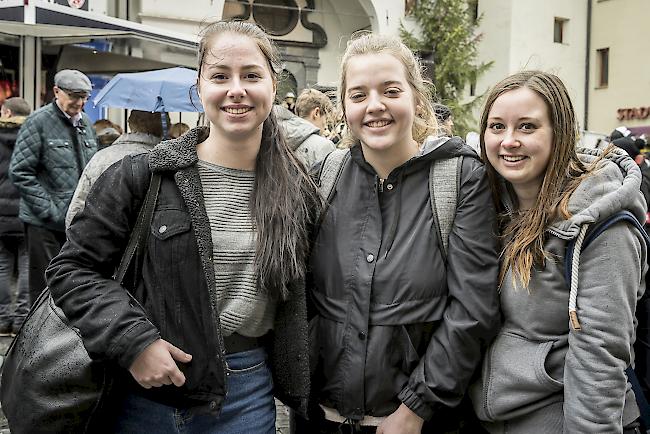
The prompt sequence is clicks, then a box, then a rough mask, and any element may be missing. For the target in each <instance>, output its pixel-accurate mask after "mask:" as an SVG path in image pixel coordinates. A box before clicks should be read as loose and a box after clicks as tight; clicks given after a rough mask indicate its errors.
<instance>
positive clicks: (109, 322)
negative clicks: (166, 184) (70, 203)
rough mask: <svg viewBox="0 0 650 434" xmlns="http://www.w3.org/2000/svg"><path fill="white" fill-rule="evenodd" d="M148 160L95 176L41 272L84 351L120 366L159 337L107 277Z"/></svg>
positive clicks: (135, 207) (141, 193) (142, 187)
mask: <svg viewBox="0 0 650 434" xmlns="http://www.w3.org/2000/svg"><path fill="white" fill-rule="evenodd" d="M147 161H148V160H147V155H146V154H141V155H138V156H134V157H125V158H124V159H123V160H122V161H121V162H118V163H115V164H114V165H112V166H111V167H110V168H108V169H107V170H106V171H105V172H104V173H103V174H102V175H101V176H100V177H99V179H98V180H97V182H96V183H95V185H94V186H93V188H92V189H91V190H90V193H89V195H88V198H87V201H86V206H85V208H84V210H83V212H81V213H80V214H79V215H78V217H77V218H76V219H75V220H74V222H73V224H72V225H71V226H70V228H69V229H68V231H67V241H66V243H65V244H64V245H63V248H62V249H61V251H60V253H59V254H58V256H56V257H55V258H54V259H53V260H52V262H51V263H50V266H49V267H48V269H47V271H46V277H47V281H48V285H49V288H50V291H51V293H52V297H53V298H54V301H55V303H56V304H57V305H58V306H59V307H61V309H62V310H63V312H64V313H65V314H66V316H67V317H68V319H69V320H70V321H71V323H72V325H74V326H75V327H77V328H78V329H79V331H80V332H81V336H82V337H83V341H84V345H85V347H86V349H87V350H88V353H89V355H90V356H91V357H92V358H94V359H108V360H113V361H116V362H117V363H118V364H119V365H121V366H122V367H124V368H129V367H130V366H131V364H132V363H133V361H134V360H135V358H136V357H137V356H138V355H139V354H140V353H141V352H142V351H143V350H144V349H145V348H146V347H147V346H148V345H149V344H151V343H152V342H154V341H155V340H157V339H158V338H159V337H160V335H159V332H158V330H157V329H156V327H154V325H153V324H152V323H151V322H150V321H149V320H148V319H147V316H146V313H145V312H144V310H143V309H142V308H141V307H140V305H139V304H138V303H137V302H135V301H134V300H133V299H132V298H131V297H130V296H129V294H128V293H127V290H126V289H125V288H124V287H123V286H122V285H120V284H119V283H118V282H116V281H114V280H113V279H112V278H111V276H112V275H113V273H114V272H115V269H116V268H117V266H118V264H119V262H120V259H121V256H122V252H123V250H124V249H125V248H126V245H127V243H128V240H129V236H130V233H131V230H132V228H133V227H134V225H135V221H136V219H137V215H138V212H139V210H140V206H141V205H142V202H143V200H144V197H145V195H146V191H147V188H148V186H149V180H150V172H149V169H148V166H147V164H148V163H147Z"/></svg>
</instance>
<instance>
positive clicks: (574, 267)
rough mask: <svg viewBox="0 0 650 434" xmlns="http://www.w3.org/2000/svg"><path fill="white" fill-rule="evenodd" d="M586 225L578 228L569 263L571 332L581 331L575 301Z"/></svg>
mask: <svg viewBox="0 0 650 434" xmlns="http://www.w3.org/2000/svg"><path fill="white" fill-rule="evenodd" d="M588 227H589V225H588V224H585V225H583V226H582V227H580V232H579V233H578V238H576V243H575V246H574V248H573V258H572V261H571V291H570V292H569V320H570V321H571V327H573V330H576V331H578V330H582V327H580V321H578V311H577V307H576V301H577V298H578V270H579V268H580V251H581V250H582V242H583V241H584V239H585V234H586V233H587V228H588Z"/></svg>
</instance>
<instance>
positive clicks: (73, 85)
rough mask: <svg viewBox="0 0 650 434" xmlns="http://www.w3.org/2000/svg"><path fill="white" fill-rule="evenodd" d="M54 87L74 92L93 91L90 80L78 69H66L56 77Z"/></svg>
mask: <svg viewBox="0 0 650 434" xmlns="http://www.w3.org/2000/svg"><path fill="white" fill-rule="evenodd" d="M54 85H55V86H56V87H58V88H60V89H65V90H69V91H72V92H87V93H90V91H91V90H93V86H92V84H91V83H90V79H89V78H88V77H87V76H86V74H84V73H83V72H81V71H77V70H76V69H64V70H61V71H59V72H57V73H56V75H55V76H54Z"/></svg>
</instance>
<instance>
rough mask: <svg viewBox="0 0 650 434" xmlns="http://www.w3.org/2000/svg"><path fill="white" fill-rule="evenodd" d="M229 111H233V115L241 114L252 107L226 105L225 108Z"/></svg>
mask: <svg viewBox="0 0 650 434" xmlns="http://www.w3.org/2000/svg"><path fill="white" fill-rule="evenodd" d="M224 110H225V111H226V112H227V113H231V114H233V115H241V114H243V113H246V112H247V111H249V110H250V107H244V108H232V107H226V108H225V109H224Z"/></svg>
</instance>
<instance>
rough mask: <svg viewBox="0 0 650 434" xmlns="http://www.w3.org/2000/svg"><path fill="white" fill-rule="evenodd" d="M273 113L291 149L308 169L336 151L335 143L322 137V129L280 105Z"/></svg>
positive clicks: (274, 107)
mask: <svg viewBox="0 0 650 434" xmlns="http://www.w3.org/2000/svg"><path fill="white" fill-rule="evenodd" d="M273 112H274V113H275V116H276V117H277V119H278V122H279V123H280V126H281V127H282V131H283V132H284V138H285V139H286V141H287V144H288V145H289V148H291V150H292V151H293V152H294V154H295V155H296V156H297V157H298V159H299V160H300V161H301V162H302V163H303V164H304V165H305V167H306V168H307V169H310V168H311V167H312V166H313V165H314V164H316V163H318V162H320V161H322V160H323V159H324V158H325V157H326V156H327V154H329V153H330V152H332V151H333V150H334V149H336V147H335V146H334V143H332V141H331V140H329V139H326V138H325V137H323V136H321V135H320V129H319V128H318V127H316V126H314V125H313V124H312V123H311V122H309V121H306V120H304V119H303V118H301V117H299V116H296V115H294V114H293V113H291V112H290V111H289V110H287V109H286V108H284V107H282V106H279V105H275V106H273Z"/></svg>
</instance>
